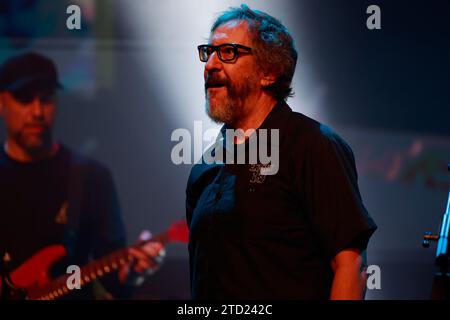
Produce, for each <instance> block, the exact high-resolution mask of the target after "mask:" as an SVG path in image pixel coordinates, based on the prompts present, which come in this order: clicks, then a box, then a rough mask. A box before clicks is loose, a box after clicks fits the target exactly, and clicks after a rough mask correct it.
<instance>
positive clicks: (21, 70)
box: [0, 53, 164, 299]
mask: <svg viewBox="0 0 450 320" xmlns="http://www.w3.org/2000/svg"><path fill="white" fill-rule="evenodd" d="M59 89H61V84H60V82H59V80H58V73H57V69H56V67H55V65H54V63H53V62H52V61H51V60H50V59H48V58H46V57H44V56H42V55H39V54H36V53H26V54H22V55H20V56H16V57H12V58H10V59H9V60H7V61H6V62H5V63H4V64H3V65H2V66H1V68H0V116H1V117H2V118H3V120H4V121H5V125H6V130H7V135H6V141H5V142H4V143H3V144H2V147H1V149H0V254H2V255H3V254H4V253H8V254H9V256H10V257H11V263H10V264H11V265H10V269H11V270H14V269H15V268H17V267H18V266H20V265H22V264H24V263H26V261H27V259H29V258H30V257H31V256H32V255H34V254H35V253H36V252H38V251H39V250H41V249H43V248H46V247H49V246H51V245H55V244H60V245H63V246H64V247H65V249H66V250H67V253H68V256H67V258H66V259H65V261H64V263H62V262H61V264H60V266H61V267H62V266H63V265H64V266H65V265H67V264H69V263H70V264H76V265H78V266H82V265H84V264H86V263H87V262H88V261H89V260H90V259H92V258H94V259H95V258H99V257H101V256H104V255H106V254H108V253H110V252H112V251H115V250H117V249H119V248H123V247H125V246H126V235H125V228H124V224H123V221H122V217H121V212H120V206H119V200H118V197H117V194H116V188H115V185H114V182H113V179H112V175H111V173H110V171H109V170H108V169H107V168H106V167H105V166H103V165H102V164H100V163H98V162H96V161H94V160H91V159H88V158H86V157H83V156H81V155H78V154H76V153H75V152H73V151H72V150H70V149H69V148H67V147H66V146H64V145H63V144H61V143H59V142H57V141H56V140H55V139H54V137H53V134H52V129H53V125H54V122H55V118H56V111H57V93H58V90H59ZM129 255H130V256H131V257H132V259H131V262H129V263H123V264H122V265H121V266H120V268H118V269H119V270H118V273H117V272H116V273H114V274H111V275H109V276H107V277H106V278H105V280H104V281H103V282H102V283H100V282H98V281H94V284H93V285H91V286H89V290H82V291H81V292H78V293H77V294H75V295H73V296H74V297H75V296H76V297H81V298H102V299H104V298H111V297H112V296H114V297H118V298H126V297H129V296H130V289H131V288H132V287H133V285H134V284H136V283H141V282H142V277H143V276H144V275H145V274H146V273H148V271H154V270H155V269H156V268H157V267H158V264H159V263H160V262H161V261H162V260H161V259H162V257H163V255H164V249H163V248H162V246H161V245H160V244H159V243H148V244H146V245H144V246H142V247H140V248H138V249H129ZM56 269H58V268H56ZM59 269H60V270H59V273H61V271H63V272H65V269H61V268H59ZM108 271H109V270H108ZM55 273H58V271H56V272H55ZM30 276H31V275H30ZM75 291H77V290H75Z"/></svg>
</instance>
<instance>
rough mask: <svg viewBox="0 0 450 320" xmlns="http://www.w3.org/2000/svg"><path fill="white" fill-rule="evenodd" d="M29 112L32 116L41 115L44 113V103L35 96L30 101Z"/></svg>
mask: <svg viewBox="0 0 450 320" xmlns="http://www.w3.org/2000/svg"><path fill="white" fill-rule="evenodd" d="M31 112H32V114H33V116H34V117H42V115H43V114H44V105H43V103H42V102H41V99H39V98H35V99H34V100H33V101H32V102H31Z"/></svg>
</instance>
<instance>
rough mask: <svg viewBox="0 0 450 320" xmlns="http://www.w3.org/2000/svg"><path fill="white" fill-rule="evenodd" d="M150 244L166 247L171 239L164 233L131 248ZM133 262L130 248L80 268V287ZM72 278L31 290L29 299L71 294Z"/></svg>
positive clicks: (59, 296) (56, 297) (28, 294)
mask: <svg viewBox="0 0 450 320" xmlns="http://www.w3.org/2000/svg"><path fill="white" fill-rule="evenodd" d="M148 242H160V243H162V244H163V245H166V244H167V243H168V242H170V239H169V235H168V233H167V232H163V233H161V234H159V235H157V236H156V237H153V238H152V239H150V240H147V241H142V242H140V243H138V244H135V245H133V246H131V247H130V248H140V247H142V246H143V245H144V244H146V243H148ZM131 260H132V256H131V255H130V254H129V248H124V249H120V250H117V251H115V252H113V253H110V254H109V255H107V256H105V257H102V258H100V259H97V260H95V261H92V262H90V263H88V264H86V265H85V266H83V267H81V268H80V274H81V275H80V287H84V286H85V285H87V284H88V283H90V282H92V281H94V280H96V279H99V278H102V277H104V276H106V275H107V274H109V273H111V272H114V271H116V270H118V269H119V268H120V267H121V266H123V265H125V264H127V263H129V262H130V261H131ZM70 276H71V274H68V275H62V276H60V277H58V278H56V279H55V280H53V281H51V282H49V283H48V284H46V285H44V286H40V287H38V288H36V289H35V290H33V289H31V290H30V291H29V292H28V293H27V296H28V299H31V300H54V299H59V298H61V297H63V296H65V295H67V294H69V293H70V292H71V290H70V289H69V288H68V286H67V280H68V279H69V277H70Z"/></svg>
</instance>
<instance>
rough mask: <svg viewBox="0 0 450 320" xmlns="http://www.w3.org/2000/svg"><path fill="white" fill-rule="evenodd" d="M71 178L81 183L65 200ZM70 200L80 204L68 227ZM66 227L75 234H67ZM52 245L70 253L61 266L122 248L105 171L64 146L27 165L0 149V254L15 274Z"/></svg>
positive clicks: (115, 202)
mask: <svg viewBox="0 0 450 320" xmlns="http://www.w3.org/2000/svg"><path fill="white" fill-rule="evenodd" d="M75 163H76V164H75ZM75 166H76V167H77V169H76V170H75V169H74V168H75ZM72 174H82V181H81V180H80V183H81V187H80V188H79V190H78V191H76V193H77V194H74V196H75V197H77V199H70V200H69V180H70V179H71V178H72V177H71V175H72ZM77 179H79V177H78V178H77ZM74 200H76V201H80V203H79V204H78V205H79V206H80V209H79V211H78V213H77V215H78V220H77V221H78V222H77V223H73V224H72V225H70V226H69V222H70V221H71V219H70V217H68V215H70V214H69V212H71V211H70V210H68V206H69V202H74ZM69 228H70V230H71V231H75V233H74V234H72V233H71V234H69V233H68V229H69ZM54 244H61V245H64V246H65V247H66V249H68V250H69V257H68V259H67V260H66V262H67V263H70V264H77V265H79V266H82V265H84V264H85V263H86V262H88V260H89V259H90V258H96V257H101V256H103V255H106V254H107V253H109V252H111V251H114V250H116V249H118V248H122V247H124V246H125V244H126V239H125V228H124V225H123V222H122V218H121V215H120V207H119V202H118V198H117V194H116V191H115V187H114V183H113V180H112V176H111V174H110V172H109V170H108V169H106V168H105V167H104V166H102V165H101V164H99V163H98V162H95V161H93V160H90V159H87V158H85V157H81V156H80V155H76V154H74V153H73V152H71V151H70V150H69V149H67V148H66V147H64V146H61V147H60V149H59V150H58V152H57V153H56V154H55V155H54V156H52V157H50V158H48V159H44V160H41V161H37V162H32V163H21V162H17V161H15V160H13V159H11V158H10V157H9V156H8V155H7V154H6V153H5V151H4V149H3V148H1V150H0V254H2V255H3V253H4V252H8V253H9V254H10V255H11V257H12V261H11V269H12V270H14V269H15V268H16V267H18V266H19V265H21V264H22V263H24V262H26V260H27V259H28V258H30V257H31V256H32V255H33V254H35V253H36V252H37V251H38V250H41V249H43V248H45V247H47V246H50V245H54ZM64 270H65V269H64ZM106 282H108V281H106ZM109 282H110V287H109V289H111V290H112V291H115V290H118V286H117V284H116V282H117V281H115V280H110V281H109ZM114 293H117V292H114ZM85 297H86V296H85Z"/></svg>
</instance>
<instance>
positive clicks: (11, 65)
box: [0, 52, 63, 101]
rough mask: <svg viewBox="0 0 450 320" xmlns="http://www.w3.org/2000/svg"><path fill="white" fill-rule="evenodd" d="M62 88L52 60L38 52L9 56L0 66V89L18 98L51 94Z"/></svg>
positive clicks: (28, 98)
mask: <svg viewBox="0 0 450 320" xmlns="http://www.w3.org/2000/svg"><path fill="white" fill-rule="evenodd" d="M62 88H63V87H62V85H61V83H60V82H59V79H58V71H57V69H56V66H55V64H54V63H53V61H52V60H50V59H49V58H47V57H45V56H43V55H40V54H38V53H34V52H30V53H25V54H21V55H18V56H14V57H11V58H9V59H8V60H6V61H5V62H4V63H3V64H2V65H1V66H0V91H9V92H11V93H12V94H13V96H14V97H16V98H19V99H20V100H25V101H26V100H32V98H33V97H36V96H42V95H44V96H45V95H51V94H53V93H54V92H55V91H56V90H57V89H62Z"/></svg>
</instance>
